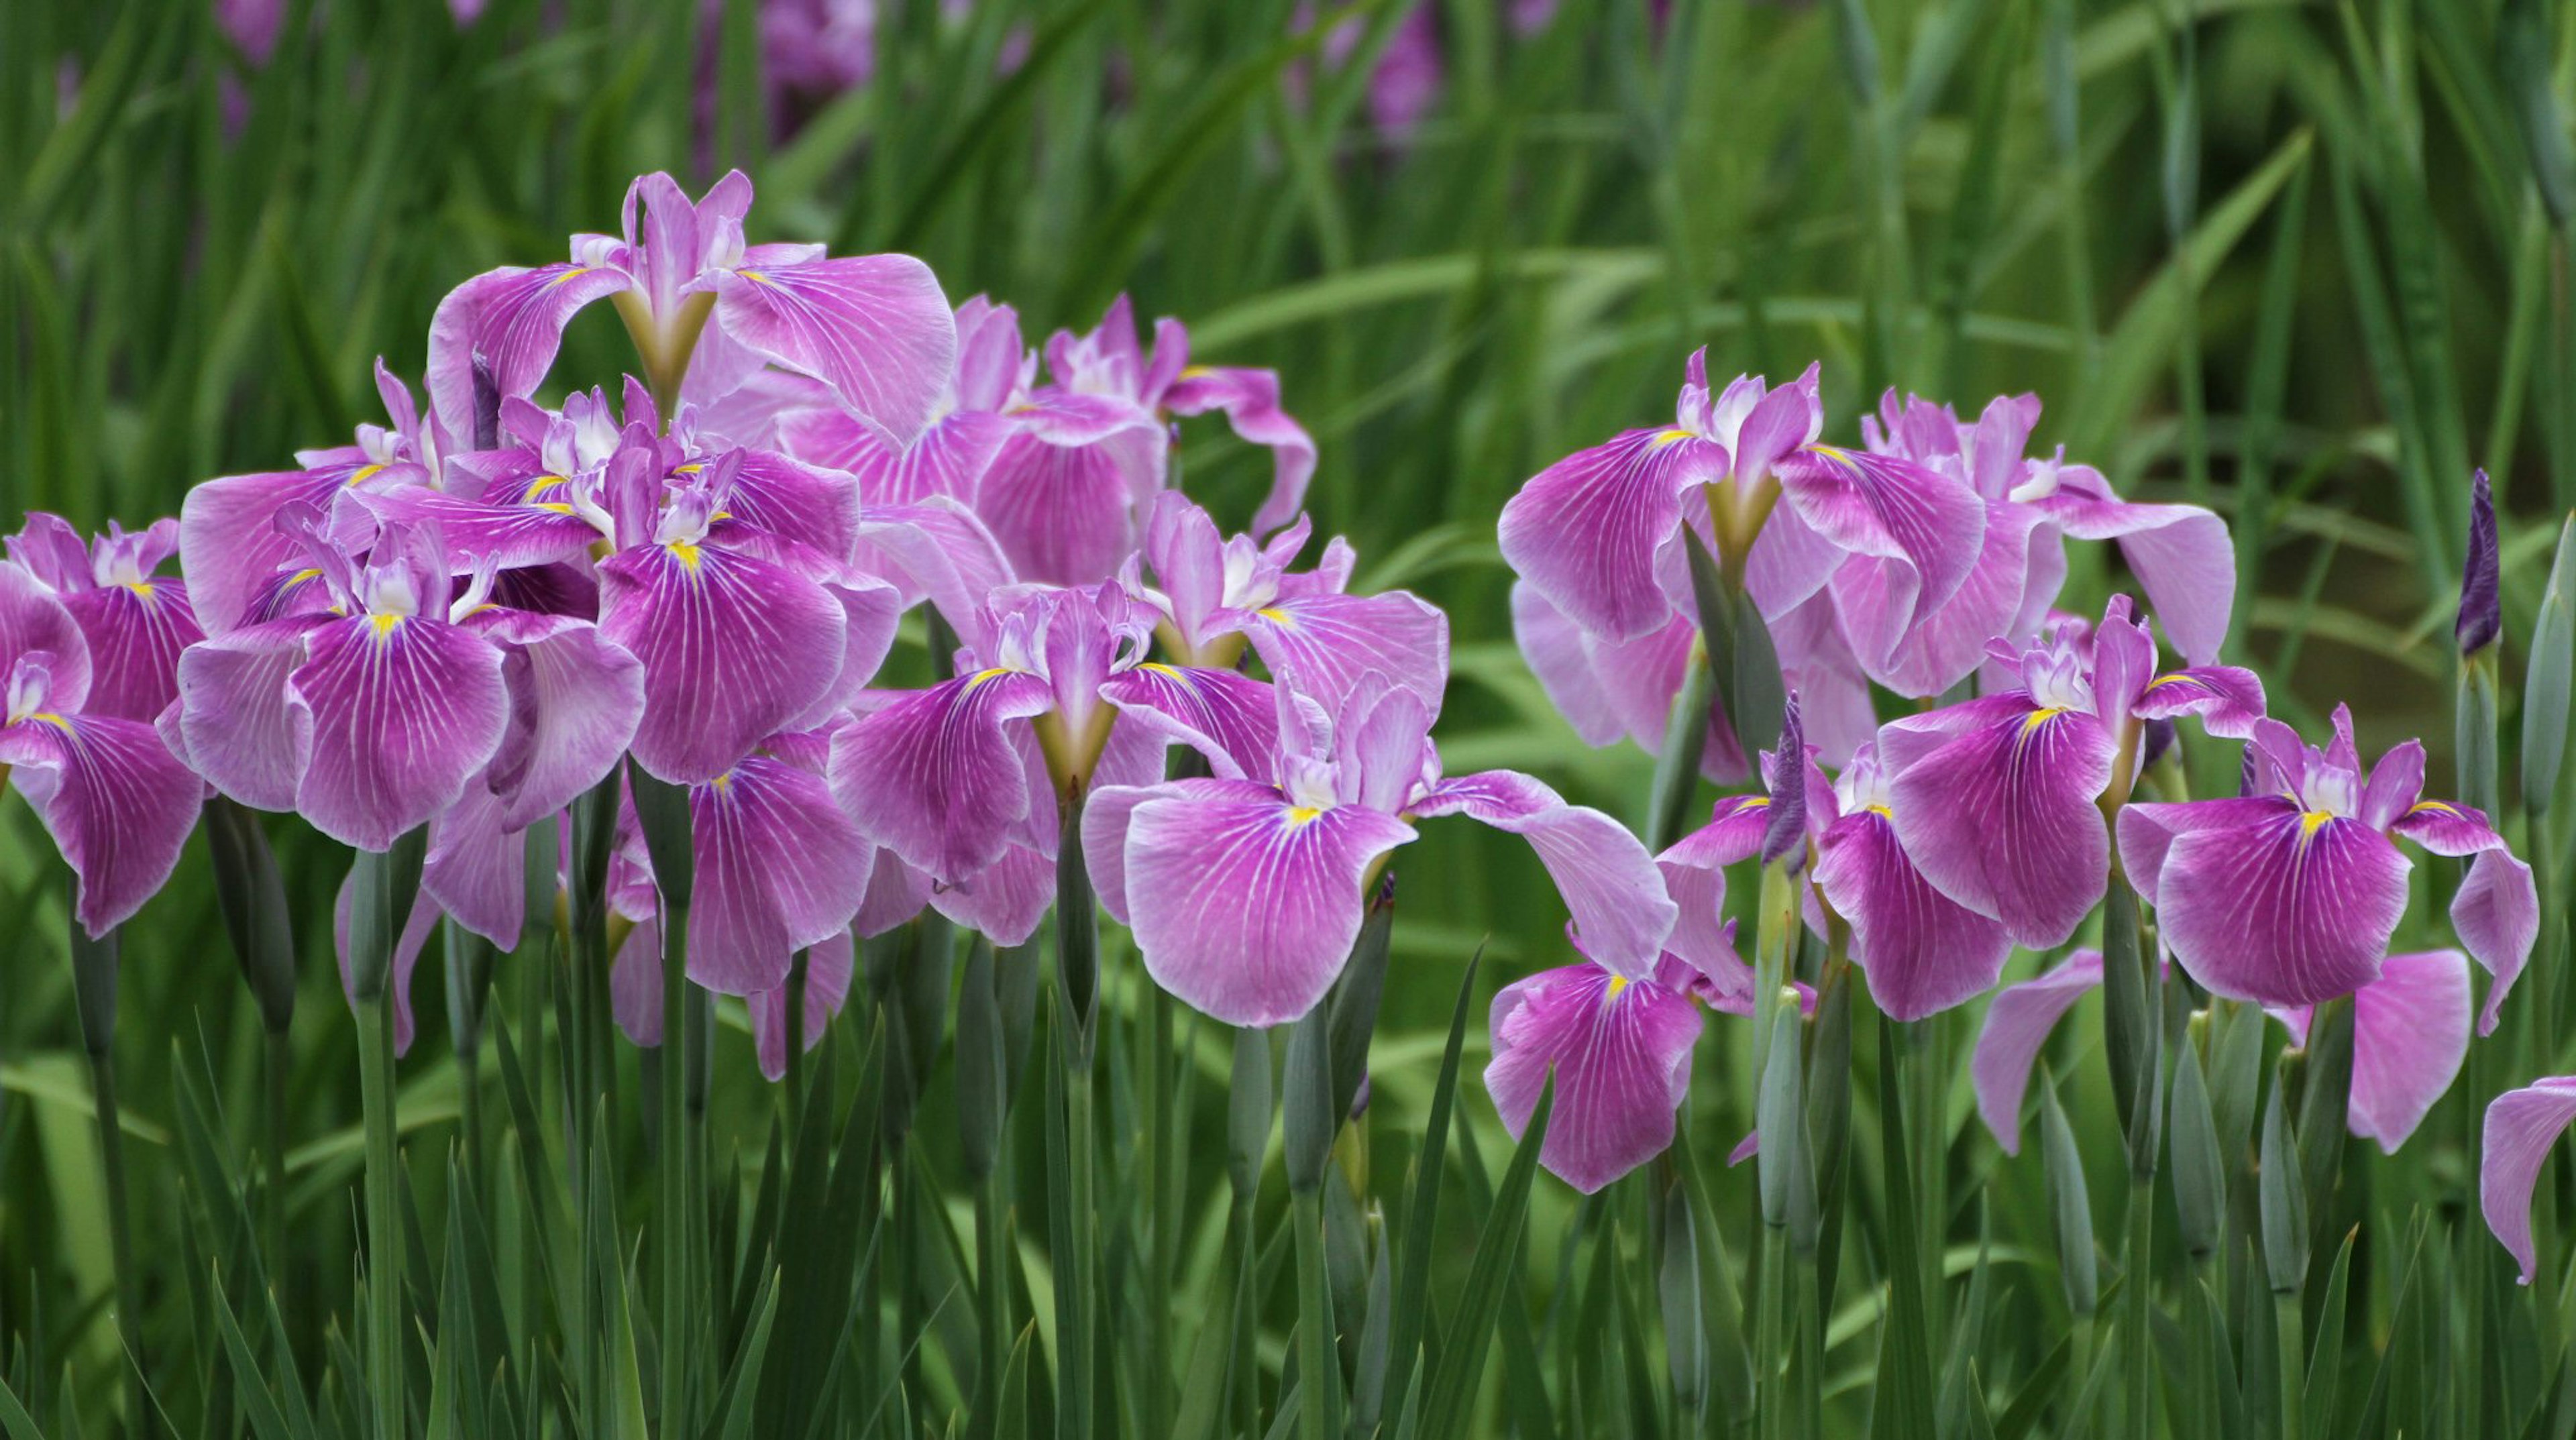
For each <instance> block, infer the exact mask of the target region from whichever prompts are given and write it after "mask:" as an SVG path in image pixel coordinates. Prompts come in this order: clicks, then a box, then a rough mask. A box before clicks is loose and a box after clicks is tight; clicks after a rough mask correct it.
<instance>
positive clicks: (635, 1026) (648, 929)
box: [608, 916, 662, 1050]
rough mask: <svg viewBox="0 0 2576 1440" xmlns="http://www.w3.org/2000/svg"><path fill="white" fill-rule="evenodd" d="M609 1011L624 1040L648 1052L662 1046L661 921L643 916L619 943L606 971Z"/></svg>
mask: <svg viewBox="0 0 2576 1440" xmlns="http://www.w3.org/2000/svg"><path fill="white" fill-rule="evenodd" d="M608 1008H609V1013H610V1014H612V1015H614V1016H616V1017H617V1028H618V1030H619V1031H620V1032H622V1033H623V1034H624V1035H625V1036H626V1038H627V1039H628V1040H629V1041H630V1042H632V1043H634V1044H637V1045H640V1046H642V1047H644V1048H645V1049H647V1050H651V1049H655V1048H657V1047H659V1046H660V1045H661V1043H662V922H661V921H660V920H659V919H658V918H655V917H652V916H646V917H645V918H643V919H641V920H638V921H636V922H635V928H634V929H632V930H629V931H627V932H626V938H625V939H624V940H622V941H620V942H618V946H617V958H616V959H615V960H613V961H611V962H610V964H609V968H608Z"/></svg>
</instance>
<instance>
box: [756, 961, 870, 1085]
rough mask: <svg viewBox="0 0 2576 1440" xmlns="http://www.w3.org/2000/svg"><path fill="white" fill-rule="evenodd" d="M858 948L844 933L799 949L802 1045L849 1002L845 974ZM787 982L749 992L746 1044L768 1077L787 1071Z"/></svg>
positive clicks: (814, 1039) (817, 1037)
mask: <svg viewBox="0 0 2576 1440" xmlns="http://www.w3.org/2000/svg"><path fill="white" fill-rule="evenodd" d="M857 954H858V949H857V947H856V946H855V945H853V944H851V942H850V932H849V931H847V930H844V931H842V932H840V933H839V934H838V935H835V936H832V937H830V938H829V939H825V940H822V941H820V942H818V943H816V944H815V946H814V947H813V948H812V949H811V950H808V951H807V952H806V954H805V1025H804V1029H805V1035H804V1042H805V1048H806V1049H808V1050H811V1049H813V1048H814V1047H815V1046H817V1045H820V1044H821V1043H823V1037H824V1036H825V1035H827V1034H829V1033H831V1029H832V1018H833V1017H834V1016H836V1015H838V1014H840V1013H841V1007H842V1006H843V1005H845V1004H847V1003H848V1002H849V998H850V977H851V974H852V973H853V971H854V969H855V968H856V967H855V965H854V961H855V958H856V956H857ZM787 992H788V987H787V986H785V985H781V986H779V987H778V988H777V989H775V990H764V991H762V992H760V993H759V994H757V995H753V996H750V997H749V998H748V999H747V1000H746V1001H745V1006H746V1008H747V1009H749V1010H750V1011H751V1040H752V1048H753V1050H754V1051H756V1052H757V1053H758V1054H759V1056H760V1073H761V1074H762V1075H765V1076H767V1077H768V1078H769V1079H771V1080H782V1079H785V1078H786V1076H787Z"/></svg>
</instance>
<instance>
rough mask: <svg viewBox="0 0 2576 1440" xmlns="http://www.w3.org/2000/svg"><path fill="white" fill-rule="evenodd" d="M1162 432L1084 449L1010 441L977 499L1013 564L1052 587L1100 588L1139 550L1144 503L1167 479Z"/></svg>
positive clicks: (1027, 436) (1129, 434) (1123, 433)
mask: <svg viewBox="0 0 2576 1440" xmlns="http://www.w3.org/2000/svg"><path fill="white" fill-rule="evenodd" d="M1165 443H1166V442H1165V440H1164V438H1163V434H1162V432H1161V431H1160V430H1156V429H1151V428H1136V429H1122V430H1118V431H1115V432H1113V433H1111V434H1109V435H1107V436H1105V437H1103V438H1101V439H1099V440H1095V441H1091V442H1089V443H1086V444H1079V445H1060V444H1055V443H1052V442H1050V441H1048V440H1045V439H1043V438H1041V437H1039V436H1038V435H1036V434H1033V433H1028V432H1022V433H1020V434H1017V435H1014V436H1012V437H1011V438H1010V440H1009V441H1007V442H1006V443H1004V445H1003V446H1002V449H1001V453H1000V454H998V455H996V456H995V457H994V459H993V463H992V466H991V468H990V469H988V470H986V471H985V473H984V485H983V489H982V492H981V494H980V495H979V496H978V498H977V500H976V506H975V509H976V513H977V514H978V515H980V516H982V517H983V520H984V522H985V524H987V525H988V526H990V527H991V528H992V532H993V536H994V538H995V539H997V540H999V541H1000V542H1001V545H1002V552H1003V553H1004V554H1005V555H1008V556H1009V557H1010V560H1011V564H1012V567H1013V568H1014V569H1016V570H1017V571H1018V572H1019V573H1020V575H1021V576H1022V577H1024V578H1026V579H1031V580H1040V581H1044V582H1046V583H1048V584H1052V585H1093V584H1098V583H1099V582H1101V581H1103V580H1106V579H1109V578H1111V577H1112V576H1114V575H1116V574H1117V573H1118V567H1119V566H1120V565H1121V564H1122V563H1124V562H1125V560H1126V559H1127V556H1128V554H1129V552H1131V551H1133V550H1134V549H1135V548H1136V529H1137V526H1136V515H1135V511H1136V503H1137V501H1138V499H1139V498H1140V496H1143V495H1148V494H1151V493H1152V492H1153V491H1155V490H1157V489H1159V488H1160V487H1161V485H1162V482H1163V458H1164V447H1165Z"/></svg>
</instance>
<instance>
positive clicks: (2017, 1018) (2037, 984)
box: [1968, 950, 2102, 1155]
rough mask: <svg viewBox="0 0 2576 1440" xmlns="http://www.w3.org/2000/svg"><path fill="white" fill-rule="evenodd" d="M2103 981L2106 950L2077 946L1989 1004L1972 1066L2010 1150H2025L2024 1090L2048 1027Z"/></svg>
mask: <svg viewBox="0 0 2576 1440" xmlns="http://www.w3.org/2000/svg"><path fill="white" fill-rule="evenodd" d="M2101 983H2102V952H2100V951H2098V950H2078V951H2076V952H2075V953H2074V954H2072V955H2069V956H2067V957H2066V963H2064V964H2062V965H2060V966H2058V967H2057V968H2056V969H2054V970H2051V971H2049V972H2048V973H2046V974H2044V975H2041V976H2039V977H2038V978H2037V979H2033V980H2024V981H2023V982H2021V983H2020V984H2018V985H2007V986H2005V987H2004V988H2002V989H2001V990H1998V991H1996V992H1995V999H1994V1003H1993V1004H1991V1005H1989V1006H1987V1007H1986V1023H1985V1027H1984V1028H1983V1029H1981V1030H1979V1031H1978V1032H1977V1053H1976V1058H1975V1059H1973V1060H1971V1061H1970V1062H1969V1065H1968V1071H1969V1075H1970V1076H1971V1078H1973V1079H1974V1080H1975V1081H1976V1087H1977V1113H1978V1115H1980V1116H1982V1117H1984V1119H1985V1122H1986V1128H1987V1129H1988V1130H1990V1131H1992V1132H1994V1137H1995V1143H1996V1144H1998V1145H2001V1146H2002V1147H2003V1151H2004V1153H2005V1154H2007V1155H2018V1154H2020V1153H2021V1099H2022V1093H2023V1092H2024V1091H2026V1090H2028V1089H2029V1088H2030V1067H2031V1066H2032V1064H2033V1063H2035V1062H2036V1061H2037V1060H2038V1059H2039V1051H2040V1047H2041V1046H2043V1045H2046V1044H2047V1043H2048V1032H2049V1031H2051V1030H2054V1029H2056V1028H2057V1022H2058V1021H2060V1020H2062V1019H2064V1018H2065V1017H2066V1012H2067V1011H2069V1010H2072V1009H2074V1008H2075V1002H2076V1001H2078V1000H2081V999H2083V998H2084V994H2085V992H2086V991H2088V990H2091V989H2092V988H2093V987H2094V986H2096V985H2099V984H2101Z"/></svg>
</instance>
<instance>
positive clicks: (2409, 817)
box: [2363, 742, 2505, 855]
mask: <svg viewBox="0 0 2576 1440" xmlns="http://www.w3.org/2000/svg"><path fill="white" fill-rule="evenodd" d="M2410 743H2412V742H2410ZM2395 754H2396V752H2395V751H2391V752H2389V755H2390V757H2393V756H2394V755H2395ZM2379 763H2380V765H2381V766H2383V767H2385V766H2386V765H2387V764H2388V758H2382V759H2381V760H2380V762H2379ZM2414 775H2415V779H2416V780H2417V782H2418V783H2419V784H2420V783H2421V781H2422V780H2423V776H2424V764H2423V750H2422V748H2421V747H2420V746H2419V747H2418V748H2417V750H2416V752H2415V766H2414ZM2371 778H2372V780H2373V781H2374V782H2375V781H2376V780H2377V779H2378V778H2379V777H2378V774H2377V773H2376V772H2373V774H2372V776H2371ZM2389 788H2390V790H2391V791H2397V790H2402V789H2403V788H2404V787H2402V786H2395V785H2392V786H2391V787H2389ZM2365 793H2367V792H2365ZM2397 806H2398V807H2399V808H2397V810H2396V818H2395V819H2394V820H2392V821H2385V822H2383V823H2384V824H2386V825H2387V828H2388V833H2389V834H2391V835H2395V836H2398V837H2399V838H2401V839H2406V840H2412V841H2414V842H2415V843H2416V844H2418V845H2421V846H2423V847H2424V848H2425V849H2427V850H2430V851H2432V852H2433V853H2434V854H2436V855H2478V854H2483V853H2485V852H2486V851H2489V850H2501V849H2503V848H2505V847H2504V837H2503V836H2501V835H2498V834H2497V833H2496V832H2495V827H2494V826H2492V825H2490V824H2488V823H2487V817H2486V812H2485V811H2482V810H2479V809H2477V808H2476V807H2475V806H2470V805H2454V804H2452V803H2451V802H2450V801H2448V800H2414V799H2412V797H2411V795H2410V796H2408V797H2407V798H2406V799H2403V800H2399V801H2398V802H2397ZM2368 808H2369V807H2368V806H2367V805H2365V807H2364V815H2363V819H2364V820H2365V821H2367V820H2368V819H2370V818H2371V817H2370V815H2369V814H2368Z"/></svg>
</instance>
